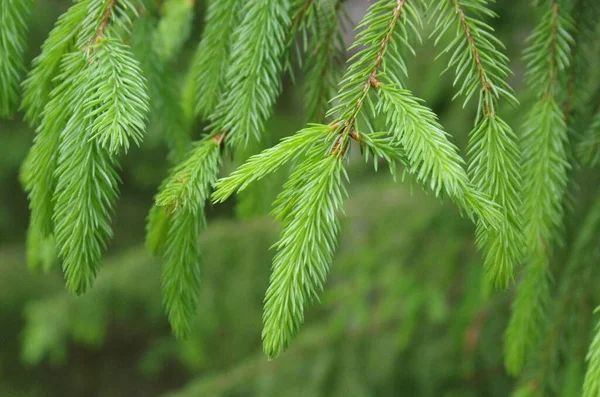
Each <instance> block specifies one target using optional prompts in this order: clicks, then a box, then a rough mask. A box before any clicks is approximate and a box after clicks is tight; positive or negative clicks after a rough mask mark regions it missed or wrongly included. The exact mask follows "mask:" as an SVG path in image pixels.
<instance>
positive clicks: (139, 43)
mask: <svg viewBox="0 0 600 397" xmlns="http://www.w3.org/2000/svg"><path fill="white" fill-rule="evenodd" d="M155 31H156V20H155V18H154V17H153V16H152V15H150V13H148V12H145V13H144V14H142V15H141V16H140V18H138V19H137V20H136V21H135V23H134V25H133V31H132V34H131V51H132V53H133V54H134V56H135V58H136V59H137V60H138V61H139V62H140V67H141V69H142V75H143V76H144V77H145V78H146V84H147V86H148V96H149V97H150V109H151V110H150V114H149V118H150V121H149V123H148V125H149V126H156V129H157V130H158V132H159V133H160V135H161V137H162V138H163V139H164V141H165V143H166V145H167V147H168V148H169V150H170V153H169V157H170V159H171V160H173V161H177V160H181V159H183V158H184V156H185V154H186V153H187V151H188V150H189V149H190V143H191V138H190V134H189V128H188V125H187V117H186V115H184V112H183V107H182V105H181V103H180V102H179V100H178V97H177V96H178V94H179V92H178V90H177V84H176V82H175V81H174V79H175V77H174V73H171V72H170V70H169V67H168V65H166V64H165V63H164V61H163V59H162V58H161V56H160V55H159V53H158V49H157V48H156V46H155V43H154V34H155ZM151 132H152V130H150V131H148V135H150V134H151Z"/></svg>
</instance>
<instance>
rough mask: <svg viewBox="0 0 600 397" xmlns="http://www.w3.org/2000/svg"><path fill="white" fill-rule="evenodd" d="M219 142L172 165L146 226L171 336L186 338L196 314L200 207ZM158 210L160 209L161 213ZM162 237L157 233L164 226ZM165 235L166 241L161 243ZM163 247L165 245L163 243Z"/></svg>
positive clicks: (217, 159) (208, 143)
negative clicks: (159, 254) (157, 256)
mask: <svg viewBox="0 0 600 397" xmlns="http://www.w3.org/2000/svg"><path fill="white" fill-rule="evenodd" d="M221 139H222V138H217V139H215V138H212V139H210V138H207V139H205V140H203V141H201V142H199V143H197V144H196V146H195V148H194V149H193V150H192V151H191V153H190V154H189V157H188V158H187V159H186V160H185V161H184V162H183V163H181V164H180V165H178V166H176V167H175V168H174V169H173V170H172V172H171V175H170V177H169V178H168V179H167V180H166V181H165V183H164V184H163V186H162V188H161V191H160V192H159V194H158V195H157V197H156V202H155V206H156V207H157V209H153V210H152V211H151V216H152V218H151V219H150V220H151V221H153V222H156V223H150V228H151V231H152V233H156V234H155V237H156V238H155V239H151V240H149V243H150V244H154V245H153V246H154V247H155V250H156V251H164V254H163V257H164V262H165V263H164V268H163V269H164V270H163V276H162V291H163V303H164V305H165V308H166V311H167V314H168V317H169V322H170V324H171V327H172V329H173V332H174V333H175V335H176V336H178V337H186V336H187V334H188V333H189V330H190V319H191V316H192V315H193V313H194V312H195V310H196V306H197V296H198V291H199V288H200V278H199V277H200V263H199V261H200V248H199V240H198V236H199V233H200V227H201V226H202V225H204V223H205V219H204V203H205V202H206V200H207V198H208V196H209V194H210V186H211V184H212V183H213V182H214V181H215V179H216V178H217V174H218V172H219V167H220V164H221V156H220V153H219V146H220V144H221ZM158 208H163V209H164V212H162V211H161V210H160V209H158ZM167 223H168V229H167V232H166V236H165V235H164V234H162V235H161V233H162V229H163V228H165V227H167ZM164 237H166V240H164V241H161V239H162V238H164ZM163 244H164V245H163Z"/></svg>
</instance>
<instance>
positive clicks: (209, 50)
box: [192, 0, 242, 118]
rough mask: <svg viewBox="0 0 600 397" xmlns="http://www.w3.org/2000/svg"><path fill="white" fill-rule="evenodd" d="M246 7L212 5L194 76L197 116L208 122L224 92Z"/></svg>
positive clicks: (230, 0)
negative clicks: (233, 38) (235, 36)
mask: <svg viewBox="0 0 600 397" xmlns="http://www.w3.org/2000/svg"><path fill="white" fill-rule="evenodd" d="M241 9H242V4H241V2H240V1H239V0H212V1H209V3H208V10H207V16H206V20H205V27H204V33H203V35H202V40H201V41H200V44H199V45H198V49H197V50H196V55H195V56H194V60H195V61H194V63H193V64H192V74H193V79H194V82H195V87H194V88H195V89H194V92H195V100H196V105H195V109H194V110H195V112H196V113H197V114H199V115H200V116H201V117H202V118H208V117H209V116H210V115H211V114H212V113H213V112H214V110H215V108H216V106H217V104H218V103H219V100H220V98H221V96H222V95H223V92H224V91H225V85H226V81H227V80H226V77H225V74H224V73H222V72H223V70H226V69H227V65H228V62H229V59H230V58H229V54H230V50H231V40H230V38H231V36H232V34H233V32H234V30H235V28H236V27H237V26H238V24H239V20H240V16H241V13H240V12H241Z"/></svg>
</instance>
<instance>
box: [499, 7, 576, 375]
mask: <svg viewBox="0 0 600 397" xmlns="http://www.w3.org/2000/svg"><path fill="white" fill-rule="evenodd" d="M571 27H572V24H571V22H570V21H569V19H568V16H567V13H566V10H564V9H563V8H561V7H559V4H558V2H557V1H552V2H551V4H550V10H549V11H548V12H547V13H546V14H545V15H544V17H543V18H542V20H541V21H540V23H539V25H538V26H537V27H536V29H535V30H534V32H533V34H532V36H531V37H530V39H529V41H530V46H529V48H528V49H527V50H526V51H525V59H526V60H527V67H528V71H527V79H528V83H529V86H530V87H531V89H532V90H534V92H535V93H536V95H537V96H538V101H537V103H536V104H535V105H534V107H533V108H532V109H531V111H530V113H529V115H528V118H527V122H526V124H525V126H524V133H523V141H522V142H523V143H522V147H523V159H524V163H523V205H522V219H523V233H524V242H525V247H526V250H525V252H526V256H525V258H526V259H527V262H528V264H527V269H528V270H527V274H528V275H529V276H528V277H530V278H535V280H537V281H531V282H527V280H526V282H525V283H524V284H523V285H522V286H521V287H520V288H519V291H518V297H517V300H516V301H515V304H514V305H513V312H512V316H511V325H509V328H508V330H507V332H506V337H505V351H506V352H507V354H506V366H507V368H508V370H509V371H510V372H511V373H513V374H516V373H518V372H520V370H521V369H522V367H523V365H524V364H525V362H526V359H527V358H528V355H529V353H530V350H531V346H532V345H533V343H534V340H535V338H536V330H537V327H538V324H537V323H536V321H537V320H538V318H539V317H540V315H539V313H540V312H543V310H544V309H545V308H544V303H545V301H546V296H547V291H546V290H545V288H542V282H544V283H545V282H546V281H543V280H546V279H547V277H548V275H547V274H542V273H544V272H545V273H547V272H548V269H547V267H548V266H547V264H548V261H549V259H548V258H549V255H550V250H551V243H552V242H553V240H554V239H555V238H556V234H557V230H558V229H559V227H560V225H561V224H562V216H563V206H562V199H563V196H564V194H565V191H566V186H567V181H568V177H567V170H568V169H569V163H568V160H567V151H566V147H567V143H568V137H567V125H566V122H565V115H564V113H563V111H562V110H561V108H560V106H559V105H558V100H559V99H558V97H559V96H560V92H561V88H562V84H561V81H560V79H559V72H560V71H563V70H565V69H566V68H567V67H568V63H569V55H570V47H569V46H570V44H571V42H572V39H571V35H570V29H571ZM530 274H535V275H536V276H535V277H533V276H530ZM530 285H533V287H531V288H530ZM534 287H535V288H534ZM519 297H520V298H519Z"/></svg>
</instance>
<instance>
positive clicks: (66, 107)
mask: <svg viewBox="0 0 600 397" xmlns="http://www.w3.org/2000/svg"><path fill="white" fill-rule="evenodd" d="M84 62H85V60H84V58H83V57H76V56H73V55H70V56H68V57H65V59H64V60H63V62H62V65H61V70H60V73H59V74H58V75H57V76H56V79H57V80H60V81H61V83H60V84H59V85H58V86H57V87H56V88H55V89H54V90H52V92H51V93H50V101H49V102H48V105H47V107H46V108H45V109H44V112H43V118H42V121H41V123H40V126H39V127H38V128H37V130H36V132H37V134H36V136H35V139H34V144H33V147H32V148H31V150H30V154H29V156H28V164H27V168H28V172H27V174H28V176H27V181H26V186H25V190H26V191H27V192H28V196H29V203H30V204H29V207H30V209H31V220H30V228H32V229H35V230H37V231H38V233H40V235H41V236H42V237H49V236H50V235H51V234H52V230H53V222H52V214H53V212H54V210H53V207H54V203H53V199H52V196H53V194H54V189H55V183H56V181H55V177H54V171H55V169H56V165H57V162H58V156H59V154H58V148H59V144H60V135H61V131H63V130H64V129H65V128H66V126H67V122H68V121H69V118H70V117H71V115H72V107H73V106H75V102H76V101H77V95H76V94H77V91H76V88H77V85H78V84H79V83H80V80H79V78H80V77H81V73H82V69H84V68H85V65H84Z"/></svg>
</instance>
